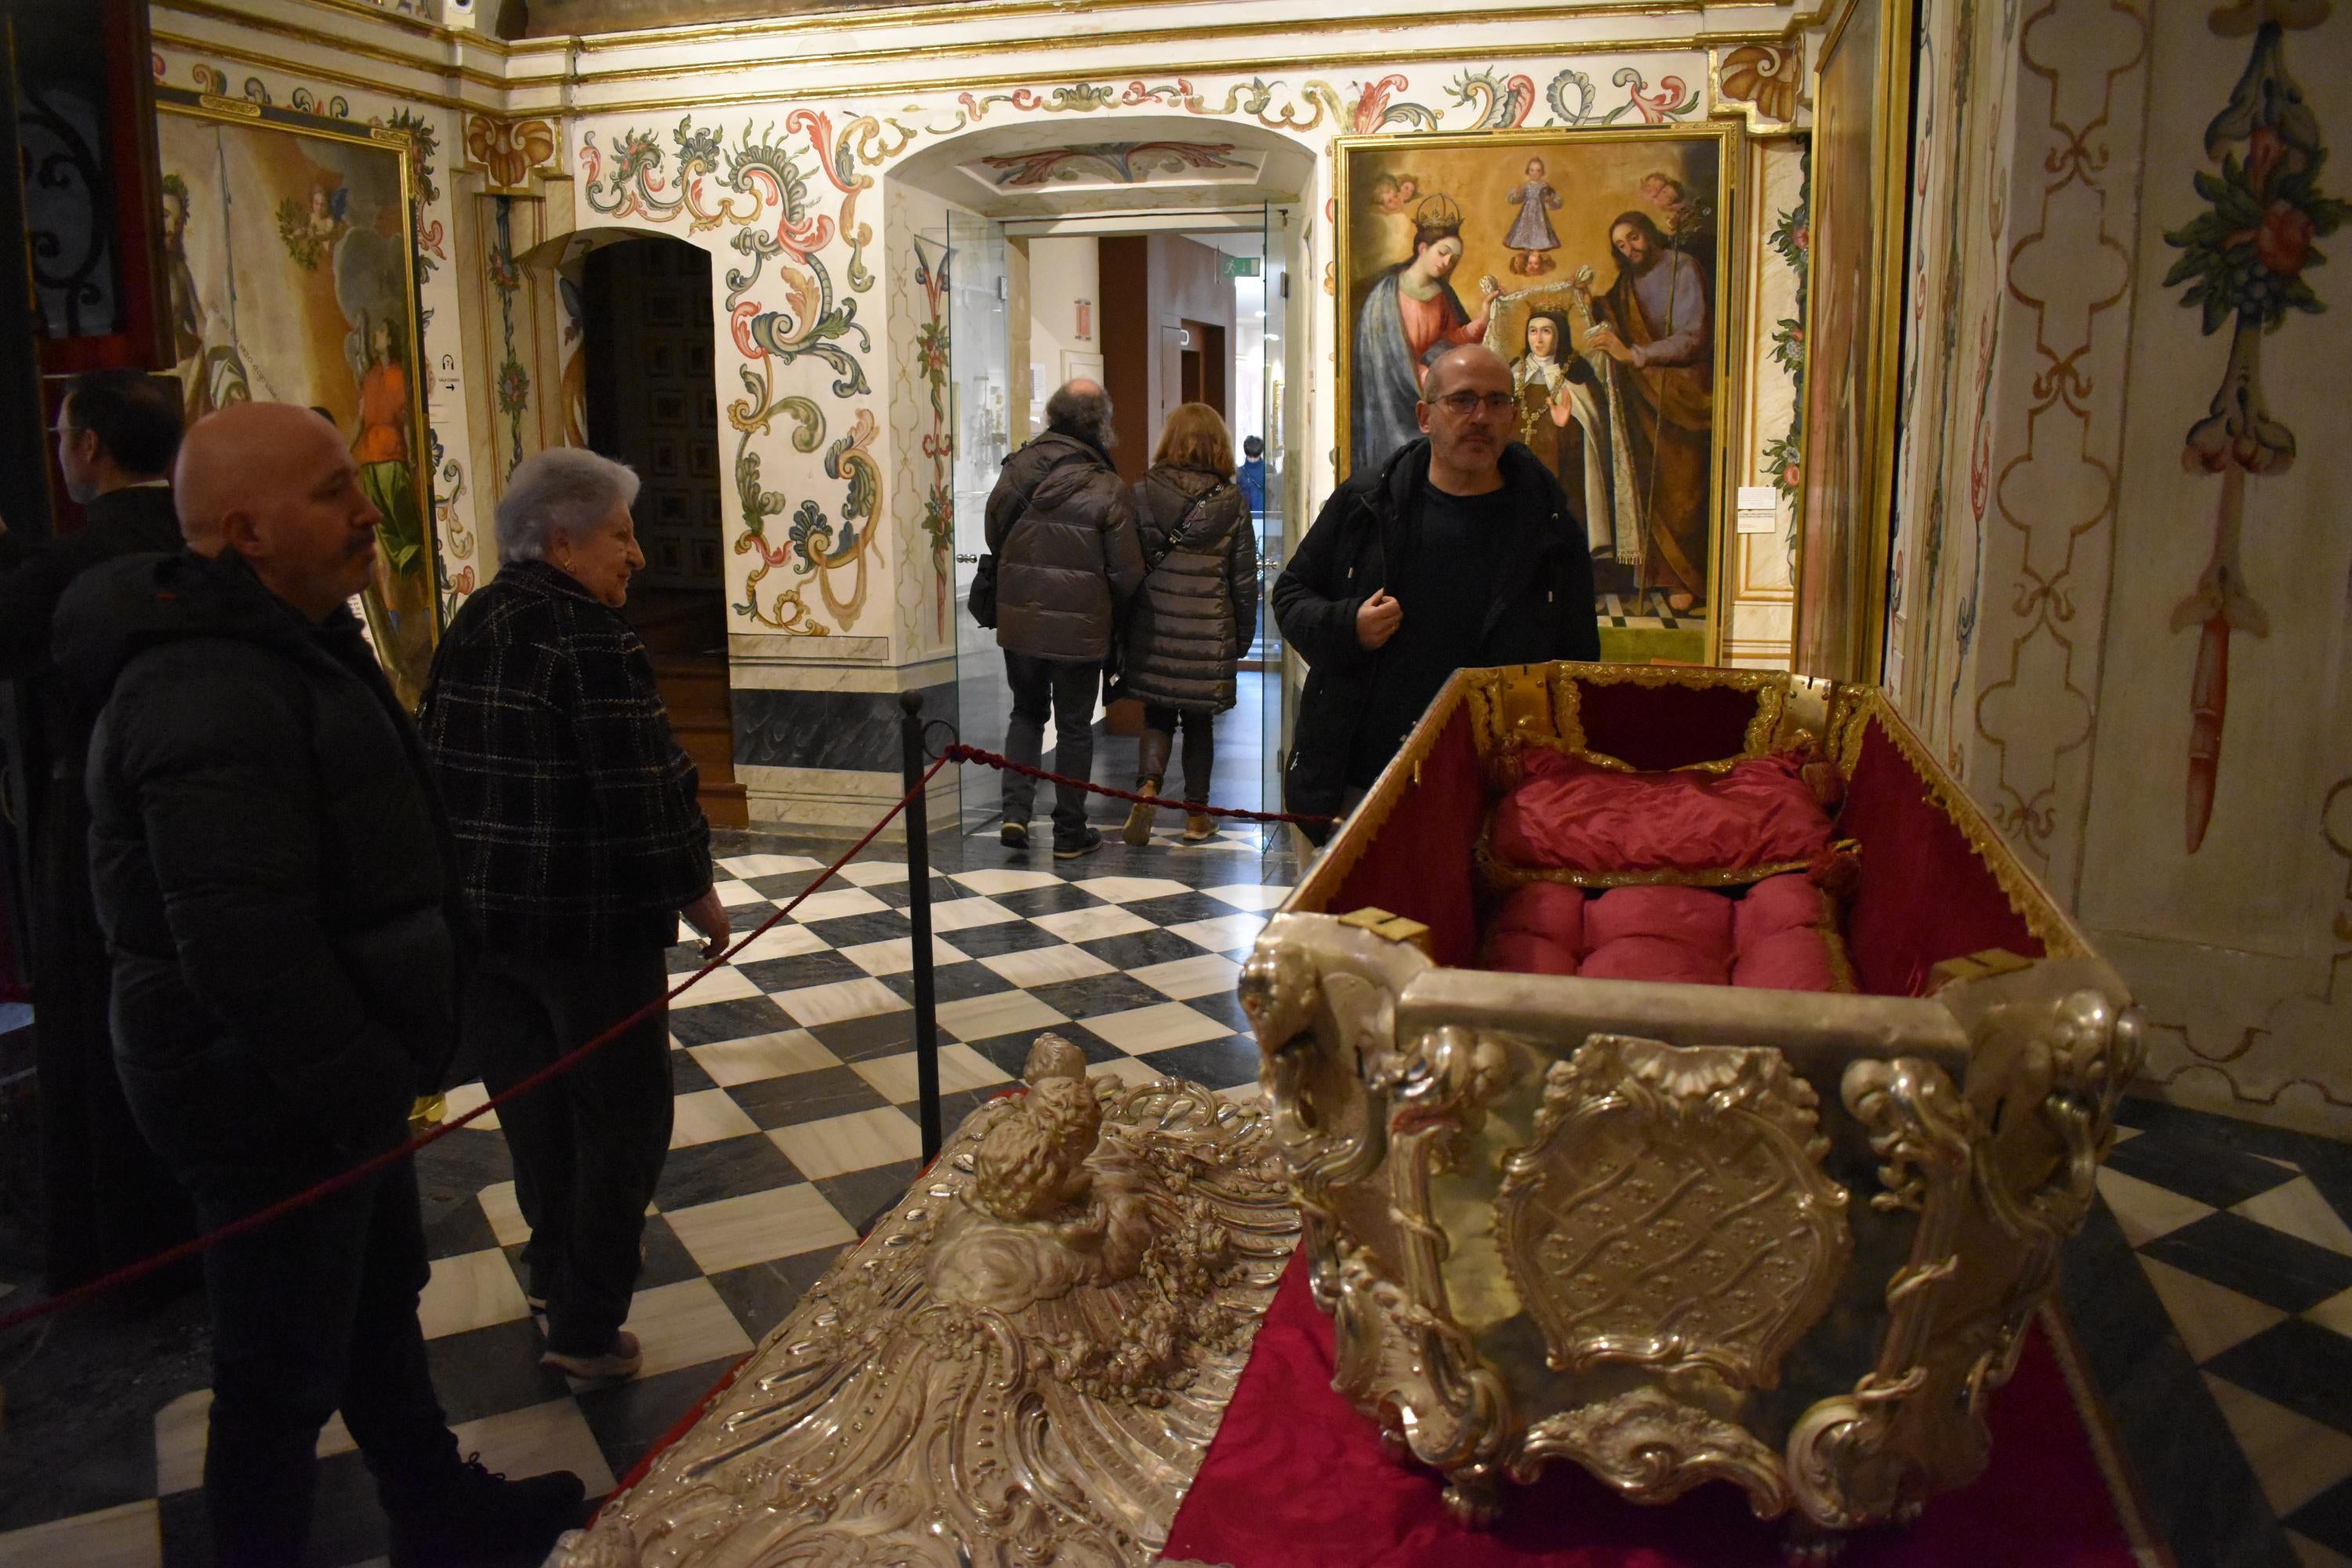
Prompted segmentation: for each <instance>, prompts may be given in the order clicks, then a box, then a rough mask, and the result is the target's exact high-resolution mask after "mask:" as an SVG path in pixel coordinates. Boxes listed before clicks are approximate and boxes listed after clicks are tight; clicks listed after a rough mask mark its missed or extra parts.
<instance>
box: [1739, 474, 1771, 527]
mask: <svg viewBox="0 0 2352 1568" xmlns="http://www.w3.org/2000/svg"><path fill="white" fill-rule="evenodd" d="M1779 519H1780V491H1778V490H1776V489H1773V488H1772V487H1771V486H1770V485H1742V486H1740V487H1739V500H1738V521H1737V526H1738V531H1740V532H1742V533H1769V532H1771V531H1772V530H1773V525H1774V524H1775V523H1776V522H1777V521H1779Z"/></svg>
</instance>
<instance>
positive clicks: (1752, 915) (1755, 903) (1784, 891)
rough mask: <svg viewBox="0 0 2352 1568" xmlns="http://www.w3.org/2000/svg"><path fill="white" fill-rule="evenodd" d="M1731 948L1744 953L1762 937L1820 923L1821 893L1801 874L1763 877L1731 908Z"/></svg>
mask: <svg viewBox="0 0 2352 1568" xmlns="http://www.w3.org/2000/svg"><path fill="white" fill-rule="evenodd" d="M1734 911H1735V912H1734V913H1733V915H1732V921H1731V947H1732V951H1733V952H1738V953H1745V952H1747V951H1748V949H1749V948H1750V947H1751V946H1753V945H1754V944H1756V943H1757V942H1761V941H1763V940H1764V939H1765V938H1766V937H1769V936H1777V935H1778V934H1780V932H1781V931H1790V930H1792V929H1794V928H1796V927H1798V926H1805V927H1818V926H1819V925H1820V924H1821V923H1822V890H1821V889H1819V888H1816V887H1814V886H1813V883H1812V879H1811V878H1810V877H1807V876H1806V875H1805V874H1804V873H1803V872H1801V871H1791V872H1790V873H1788V874H1787V875H1785V876H1780V877H1767V878H1765V879H1764V880H1762V881H1760V882H1759V883H1757V884H1756V885H1755V886H1754V887H1752V888H1750V889H1748V893H1747V896H1746V897H1744V898H1742V899H1741V900H1739V902H1738V904H1737V905H1735V906H1734Z"/></svg>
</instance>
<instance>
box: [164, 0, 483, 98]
mask: <svg viewBox="0 0 2352 1568" xmlns="http://www.w3.org/2000/svg"><path fill="white" fill-rule="evenodd" d="M311 3H312V4H313V5H316V4H318V3H320V0H311ZM152 5H153V6H154V8H155V9H156V10H158V11H176V12H178V13H180V14H181V15H182V16H196V17H201V18H203V19H204V20H205V21H208V22H218V23H220V24H221V25H222V26H228V27H235V28H237V29H238V30H240V31H243V32H251V33H269V34H273V35H275V36H276V37H281V38H291V39H293V40H294V41H295V42H297V43H302V44H314V45H316V46H318V47H320V48H322V49H332V50H333V51H334V52H335V53H337V54H339V55H352V56H356V57H358V58H361V59H369V60H381V61H383V63H384V64H386V65H394V66H403V67H405V68H408V69H410V70H414V71H417V72H420V73H422V74H424V75H425V76H435V77H439V78H440V79H443V80H444V81H447V80H452V79H455V80H458V81H466V82H470V83H472V84H473V85H474V86H476V87H486V88H488V89H491V90H493V91H498V92H503V91H505V90H506V89H508V88H509V87H510V86H511V85H512V83H511V81H510V79H509V78H508V77H505V76H500V75H495V74H493V73H491V72H489V71H486V70H482V69H480V68H478V67H475V66H468V65H461V64H458V63H457V62H456V61H454V60H450V59H447V58H439V59H436V58H434V57H433V56H431V55H426V54H407V53H404V52H403V51H401V50H399V49H390V48H385V47H383V46H381V45H378V44H370V43H364V42H362V41H361V40H359V39H357V38H353V37H349V36H348V35H344V34H340V33H331V32H327V31H324V30H322V29H320V28H318V27H306V26H302V24H300V23H299V22H281V21H279V20H278V19H277V18H276V17H274V16H255V15H253V14H252V13H250V12H246V11H240V10H238V9H236V7H235V6H234V5H219V4H216V3H215V0H152ZM362 9H364V10H366V11H367V12H368V13H370V14H371V15H374V16H383V17H384V18H385V19H386V20H391V19H393V18H394V16H397V13H386V12H380V11H377V10H375V8H374V7H373V6H364V7H362ZM400 19H401V20H407V18H404V17H403V18H400ZM158 36H159V37H160V36H161V35H158ZM444 37H445V38H446V41H447V42H450V43H453V44H457V43H462V42H464V41H466V40H468V39H471V38H472V37H473V35H472V34H470V33H451V34H446V35H444ZM198 47H205V46H201V45H200V46H198ZM377 85H378V86H379V87H381V86H382V84H381V83H379V84H377Z"/></svg>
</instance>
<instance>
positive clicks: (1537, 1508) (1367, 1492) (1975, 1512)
mask: <svg viewBox="0 0 2352 1568" xmlns="http://www.w3.org/2000/svg"><path fill="white" fill-rule="evenodd" d="M1331 1372H1332V1364H1331V1324H1330V1321H1328V1319H1326V1318H1325V1317H1324V1316H1323V1314H1322V1313H1321V1312H1319V1311H1318V1310H1316V1308H1315V1303H1314V1300H1313V1298H1312V1297H1310V1296H1309V1295H1308V1294H1307V1269H1306V1258H1304V1257H1303V1256H1300V1257H1294V1258H1292V1260H1291V1265H1290V1268H1289V1271H1288V1272H1287V1273H1286V1275H1285V1276H1284V1277H1283V1281H1282V1287H1281V1289H1279V1290H1277V1291H1276V1293H1275V1298H1274V1300H1273V1302H1272V1304H1271V1305H1270V1306H1269V1307H1268V1309H1267V1310H1266V1315H1265V1322H1264V1323H1263V1324H1262V1325H1261V1326H1260V1328H1259V1329H1258V1333H1257V1342H1256V1344H1255V1346H1254V1347H1253V1348H1252V1350H1251V1352H1250V1361H1249V1366H1248V1368H1247V1370H1245V1371H1244V1373H1243V1374H1242V1381H1241V1386H1240V1387H1238V1388H1237V1389H1235V1390H1234V1397H1233V1402H1232V1403H1231V1404H1230V1405H1227V1406H1226V1407H1225V1415H1224V1419H1223V1421H1222V1422H1220V1423H1219V1424H1218V1426H1217V1435H1216V1437H1215V1438H1214V1440H1213V1441H1212V1443H1211V1444H1210V1446H1209V1453H1208V1458H1206V1459H1205V1460H1204V1461H1203V1462H1202V1466H1201V1472H1200V1475H1199V1476H1198V1477H1197V1478H1196V1479H1194V1480H1193V1482H1192V1490H1191V1491H1190V1492H1188V1493H1187V1494H1186V1495H1185V1498H1184V1506H1183V1507H1182V1509H1181V1510H1179V1511H1178V1512H1177V1515H1176V1521H1175V1524H1174V1526H1173V1527H1172V1528H1171V1530H1170V1531H1169V1538H1168V1549H1167V1555H1168V1556H1169V1557H1171V1558H1182V1559H1188V1560H1192V1561H1198V1562H1202V1563H1229V1564H1232V1568H1332V1565H1333V1564H1337V1563H1346V1564H1349V1568H1780V1564H1781V1563H1782V1561H1783V1560H1782V1557H1781V1554H1780V1526H1779V1525H1777V1524H1772V1523H1765V1522H1760V1521H1758V1520H1757V1519H1756V1518H1755V1517H1754V1516H1753V1515H1751V1514H1750V1513H1749V1512H1748V1508H1747V1505H1746V1501H1745V1499H1744V1498H1743V1497H1742V1495H1741V1494H1740V1493H1739V1492H1738V1490H1736V1489H1733V1488H1732V1487H1730V1486H1728V1485H1727V1484H1724V1483H1721V1482H1717V1483H1713V1484H1710V1485H1706V1486H1703V1487H1701V1488H1699V1489H1697V1490H1696V1491H1694V1492H1692V1493H1690V1494H1689V1495H1688V1496H1686V1497H1684V1498H1681V1499H1679V1500H1676V1501H1675V1502H1672V1503H1668V1504H1666V1505H1664V1506H1663V1507H1658V1508H1643V1507H1639V1506H1637V1505H1635V1504H1633V1503H1629V1502H1624V1501H1622V1500H1619V1499H1618V1498H1616V1497H1615V1496H1614V1495H1612V1493H1610V1492H1609V1491H1608V1490H1607V1489H1605V1488H1603V1487H1602V1486H1601V1483H1600V1482H1598V1481H1595V1480H1593V1479H1591V1477H1589V1476H1587V1475H1586V1474H1585V1473H1584V1472H1583V1471H1582V1470H1580V1469H1579V1468H1577V1467H1576V1466H1575V1465H1573V1464H1569V1463H1560V1464H1556V1465H1553V1466H1552V1467H1551V1468H1549V1469H1548V1470H1547V1471H1545V1473H1544V1476H1543V1479H1542V1480H1541V1481H1539V1482H1538V1484H1537V1485H1535V1486H1533V1487H1530V1488H1525V1489H1518V1488H1511V1489H1507V1491H1508V1494H1509V1504H1508V1506H1507V1509H1506V1510H1505V1513H1504V1516H1503V1521H1502V1523H1501V1524H1500V1525H1499V1526H1498V1527H1497V1528H1496V1530H1494V1531H1491V1532H1482V1531H1471V1530H1465V1529H1464V1528H1463V1527H1462V1526H1460V1525H1457V1524H1454V1522H1453V1521H1451V1520H1449V1519H1447V1518H1446V1516H1445V1510H1444V1506H1443V1504H1442V1503H1441V1502H1440V1501H1439V1498H1438V1492H1439V1481H1438V1479H1437V1477H1436V1476H1435V1475H1433V1473H1431V1472H1430V1471H1427V1470H1424V1469H1420V1468H1404V1467H1401V1466H1397V1465H1392V1464H1391V1463H1389V1462H1388V1461H1387V1460H1386V1459H1384V1458H1381V1446H1380V1438H1379V1436H1378V1434H1377V1432H1376V1430H1375V1428H1374V1427H1373V1425H1372V1423H1371V1422H1370V1421H1369V1420H1367V1419H1365V1418H1364V1417H1362V1416H1360V1415H1357V1414H1356V1413H1355V1411H1353V1410H1351V1409H1349V1407H1348V1405H1347V1403H1346V1401H1344V1400H1343V1399H1341V1398H1340V1397H1339V1394H1336V1393H1334V1392H1332V1388H1331ZM1989 1419H1990V1425H1991V1427H1992V1465H1991V1468H1990V1469H1989V1470H1988V1471H1987V1472H1986V1473H1985V1475H1984V1476H1982V1477H1981V1478H1980V1479H1979V1480H1978V1481H1977V1482H1976V1484H1975V1485H1973V1486H1971V1487H1969V1488H1967V1489H1964V1490H1961V1491H1958V1492H1954V1493H1951V1494H1949V1495H1948V1496H1945V1497H1942V1498H1938V1499H1937V1500H1935V1501H1933V1502H1930V1503H1929V1504H1928V1505H1927V1510H1926V1512H1925V1513H1924V1514H1923V1515H1922V1516H1921V1517H1920V1519H1919V1521H1918V1522H1917V1523H1916V1524H1914V1525H1912V1526H1911V1527H1910V1528H1909V1529H1907V1530H1900V1531H1895V1530H1889V1531H1869V1532H1864V1533H1863V1534H1860V1535H1857V1536H1855V1537H1854V1538H1853V1541H1852V1543H1851V1544H1850V1545H1849V1546H1848V1548H1847V1550H1846V1552H1845V1554H1844V1555H1843V1556H1842V1557H1841V1558H1840V1559H1839V1560H1838V1562H1839V1568H2132V1564H2133V1562H2134V1558H2133V1555H2132V1550H2131V1544H2130V1541H2129V1539H2128V1537H2127V1535H2126V1531H2125V1529H2124V1526H2123V1524H2122V1523H2121V1521H2119V1520H2118V1519H2117V1518H2116V1511H2115V1505H2114V1503H2113V1502H2112V1500H2110V1494H2109V1492H2108V1490H2107V1487H2106V1483H2105V1479H2104V1478H2103V1477H2102V1476H2101V1474H2100V1472H2099V1467H2098V1462H2097V1460H2096V1459H2095V1458H2094V1457H2093V1453H2092V1449H2091V1445H2090V1440H2089V1438H2088V1436H2087V1435H2086V1434H2085V1433H2084V1424H2083V1416H2082V1414H2081V1413H2080V1412H2079V1411H2078V1410H2077V1409H2076V1408H2075V1406H2074V1400H2073V1398H2072V1396H2071V1394H2069V1392H2068V1390H2067V1387H2066V1382H2065V1377H2064V1374H2063V1373H2062V1372H2061V1371H2060V1370H2059V1366H2058V1363H2057V1360H2056V1358H2055V1357H2054V1356H2053V1355H2052V1354H2051V1352H2050V1347H2049V1346H2048V1345H2047V1344H2046V1343H2045V1342H2043V1340H2042V1333H2041V1331H2040V1329H2039V1327H2038V1326H2037V1328H2036V1329H2035V1330H2034V1331H2033V1332H2032V1333H2031V1334H2030V1335H2029V1336H2028V1337H2027V1339H2026V1342H2025V1351H2024V1354H2023V1357H2022V1359H2021V1361H2020V1363H2019V1364H2018V1368H2017V1374H2016V1376H2015V1377H2014V1378H2012V1379H2011V1382H2010V1384H2009V1386H2008V1387H2006V1388H2004V1389H2002V1390H2001V1391H2000V1393H1999V1394H1995V1395H1994V1396H1993V1399H1992V1404H1991V1407H1990V1412H1989Z"/></svg>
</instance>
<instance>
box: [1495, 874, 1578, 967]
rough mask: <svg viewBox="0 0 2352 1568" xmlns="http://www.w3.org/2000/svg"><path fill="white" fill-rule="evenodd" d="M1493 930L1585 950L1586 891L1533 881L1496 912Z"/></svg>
mask: <svg viewBox="0 0 2352 1568" xmlns="http://www.w3.org/2000/svg"><path fill="white" fill-rule="evenodd" d="M1487 929H1488V930H1489V931H1495V932H1501V931H1533V932H1535V933H1536V934H1538V935H1539V936H1547V937H1549V938H1551V939H1552V940H1553V941H1554V942H1563V943H1565V944H1566V945H1567V946H1568V947H1570V949H1572V950H1573V951H1575V952H1583V951H1584V889H1581V888H1575V887H1570V886H1569V885H1568V884H1567V883H1565V882H1530V883H1528V885H1527V886H1526V887H1524V888H1520V889H1517V890H1515V891H1514V892H1513V893H1512V894H1511V896H1510V897H1509V898H1507V899H1505V900H1503V903H1502V907H1501V908H1500V909H1497V910H1496V911H1495V921H1494V924H1493V925H1491V926H1490V927H1488V928H1487Z"/></svg>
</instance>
